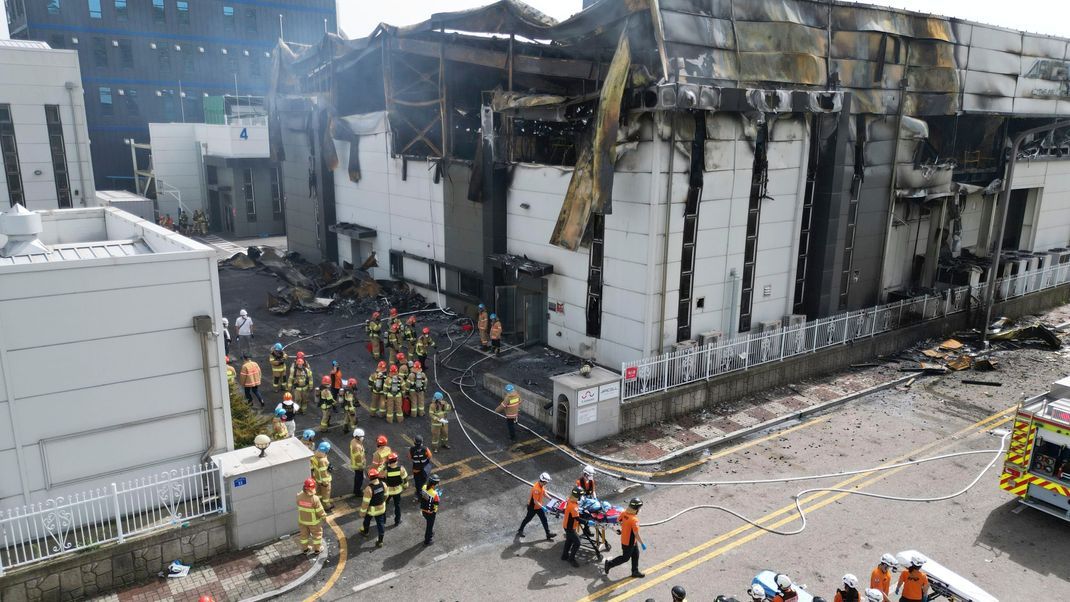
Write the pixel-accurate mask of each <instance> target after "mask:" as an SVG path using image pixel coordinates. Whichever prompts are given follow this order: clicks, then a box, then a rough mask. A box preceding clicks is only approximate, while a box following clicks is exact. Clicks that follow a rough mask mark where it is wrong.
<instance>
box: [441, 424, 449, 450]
mask: <svg viewBox="0 0 1070 602" xmlns="http://www.w3.org/2000/svg"><path fill="white" fill-rule="evenodd" d="M442 447H444V448H446V449H449V448H450V425H449V424H448V423H444V424H442Z"/></svg>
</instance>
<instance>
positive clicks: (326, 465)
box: [311, 441, 334, 512]
mask: <svg viewBox="0 0 1070 602" xmlns="http://www.w3.org/2000/svg"><path fill="white" fill-rule="evenodd" d="M329 453H331V442H330V441H320V444H319V445H317V446H316V453H315V454H314V455H313V456H312V458H311V460H312V478H313V479H315V480H316V495H318V496H319V498H320V499H321V500H323V506H324V508H325V509H326V510H327V512H330V511H331V510H333V509H334V504H332V503H331V460H330V458H328V457H327V454H329Z"/></svg>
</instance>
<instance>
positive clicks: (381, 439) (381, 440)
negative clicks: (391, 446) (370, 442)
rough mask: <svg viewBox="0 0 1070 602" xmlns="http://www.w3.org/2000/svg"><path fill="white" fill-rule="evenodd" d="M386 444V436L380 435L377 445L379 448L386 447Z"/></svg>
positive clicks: (376, 441)
mask: <svg viewBox="0 0 1070 602" xmlns="http://www.w3.org/2000/svg"><path fill="white" fill-rule="evenodd" d="M386 443H387V441H386V435H379V437H378V438H377V439H376V440H375V444H376V445H378V446H383V445H386Z"/></svg>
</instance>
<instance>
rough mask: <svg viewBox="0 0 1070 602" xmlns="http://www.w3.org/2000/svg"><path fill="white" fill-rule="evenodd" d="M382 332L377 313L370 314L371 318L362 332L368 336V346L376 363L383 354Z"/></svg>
mask: <svg viewBox="0 0 1070 602" xmlns="http://www.w3.org/2000/svg"><path fill="white" fill-rule="evenodd" d="M382 330H383V325H382V324H381V323H380V322H379V312H377V311H375V312H372V317H371V319H370V320H368V324H367V326H365V327H364V332H366V333H367V334H368V344H369V345H370V346H371V350H372V359H373V360H377V361H378V359H379V356H380V355H382V353H383V337H382Z"/></svg>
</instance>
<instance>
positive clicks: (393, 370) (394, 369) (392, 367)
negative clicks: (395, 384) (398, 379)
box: [390, 364, 398, 374]
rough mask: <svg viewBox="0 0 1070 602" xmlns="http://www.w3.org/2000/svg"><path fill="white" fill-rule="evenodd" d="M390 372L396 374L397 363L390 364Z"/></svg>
mask: <svg viewBox="0 0 1070 602" xmlns="http://www.w3.org/2000/svg"><path fill="white" fill-rule="evenodd" d="M390 373H391V374H397V373H398V367H397V364H395V365H393V366H390Z"/></svg>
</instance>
